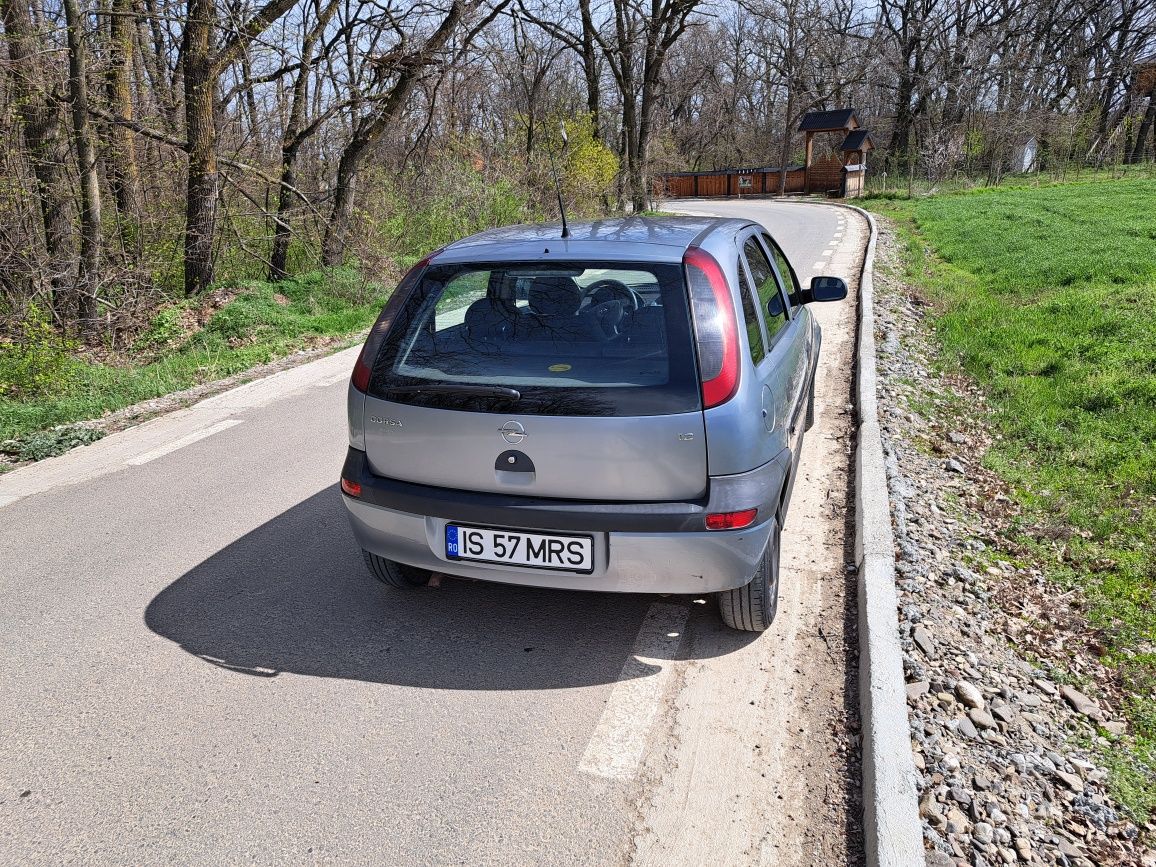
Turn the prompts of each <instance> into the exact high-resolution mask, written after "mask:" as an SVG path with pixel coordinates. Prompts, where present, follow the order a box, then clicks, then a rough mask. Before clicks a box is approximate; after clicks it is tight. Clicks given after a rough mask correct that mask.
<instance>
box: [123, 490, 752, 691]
mask: <svg viewBox="0 0 1156 867" xmlns="http://www.w3.org/2000/svg"><path fill="white" fill-rule="evenodd" d="M657 598H658V597H655V596H640V595H627V594H604V593H580V592H574V591H562V590H541V589H534V588H523V587H514V586H504V585H498V584H487V583H485V582H475V581H462V580H456V579H451V580H447V581H444V582H443V583H442V586H441V587H440V588H437V589H432V588H420V589H417V590H414V591H399V590H394V589H392V588H388V587H385V586H384V585H381V584H379V583H378V582H377V581H376V580H375V579H373V578H372V577H371V576H370V574H369V572H368V571H367V570H366V568H365V565H364V563H363V562H362V559H361V554H360V551H359V550H358V546H357V543H356V542H355V540H354V538H353V534H352V532H351V531H350V530H349V527H348V524H347V520H346V516H345V508H344V506H343V505H342V503H341V500H340V496H339V494H338V493H337V492H336V490H334V489H328V488H327V489H326V490H323V491H321V492H319V493H317V494H315V495H314V496H312V497H310V498H309V499H307V500H304V501H302V502H301V503H299V504H297V505H296V506H294V507H293V508H291V509H289V510H288V511H286V512H284V513H282V514H280V515H278V516H277V517H276V518H274V519H272V520H270V521H268V522H266V523H265V524H263V525H261V526H260V527H258V528H257V529H255V530H253V531H252V532H250V533H248V534H246V535H245V536H243V537H242V538H240V539H238V540H237V541H236V542H234V543H233V544H231V545H229V546H228V547H226V548H224V549H223V550H221V551H219V552H218V553H216V554H214V555H213V556H212V557H210V558H209V559H207V560H205V561H204V562H203V563H201V564H200V565H198V566H196V567H195V568H193V569H192V570H190V571H189V572H187V573H185V574H184V575H182V576H181V577H180V578H178V579H177V580H176V581H174V582H173V583H172V584H170V585H169V586H168V587H166V588H165V589H164V590H163V591H161V593H159V594H158V595H157V596H156V598H154V599H153V600H152V601H151V602H150V603H149V606H148V608H147V610H146V611H145V623H146V624H147V625H148V627H149V628H150V629H151V630H152V631H153V632H155V633H157V634H158V635H161V636H164V637H165V638H168V639H169V640H171V641H174V642H176V643H177V644H179V645H180V646H181V647H182V648H184V649H185V650H186V651H188V652H189V653H191V654H194V655H196V656H199V657H200V658H201V659H203V660H205V661H206V662H210V663H212V664H214V665H217V666H220V667H222V668H226V669H229V670H231V671H235V672H240V673H244V674H249V675H254V676H258V677H274V676H276V675H278V674H281V673H284V672H289V673H294V674H304V675H312V676H316V677H336V678H347V679H352V680H362V681H368V682H374V683H389V684H396V685H400V686H414V687H427V688H432V689H477V690H520V689H564V688H570V687H579V686H589V685H597V684H604V683H612V682H614V681H615V680H617V679H618V676H619V673H620V672H621V670H622V666H623V663H624V662H625V660H626V659H627V657H628V656H629V654H630V651H631V648H632V647H633V644H634V640H635V637H636V635H637V633H638V629H639V626H640V625H641V623H642V620H643V618H644V617H645V615H646V611H647V609H648V608H649V606H650V605H651V603H652V602H654V601H655V600H656V599H657ZM678 599H685V600H686V601H687V604H690V603H689V598H688V597H679V598H678ZM670 601H677V600H670ZM694 607H695V608H699V607H700V606H694ZM755 637H757V636H755V635H753V634H737V633H736V634H734V639H733V642H732V643H733V647H731V646H730V645H729V644H724V645H722V646H721V647H718V648H716V651H715V652H729V651H730V650H733V649H738V648H739V647H741V646H743V645H744V644H746V643H748V642H749V641H751V640H753V639H754V638H755ZM683 646H684V647H685V646H686V644H685V643H684V644H683ZM657 670H658V669H657V667H655V666H650V665H646V666H644V667H643V668H642V669H638V667H637V666H636V667H635V671H637V672H638V673H639V674H641V675H642V676H645V674H647V673H651V672H656V671H657Z"/></svg>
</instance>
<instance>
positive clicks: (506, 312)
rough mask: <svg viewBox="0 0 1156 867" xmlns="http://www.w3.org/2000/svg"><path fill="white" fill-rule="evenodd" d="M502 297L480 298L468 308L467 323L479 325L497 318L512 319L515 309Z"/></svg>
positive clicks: (468, 324)
mask: <svg viewBox="0 0 1156 867" xmlns="http://www.w3.org/2000/svg"><path fill="white" fill-rule="evenodd" d="M510 306H511V305H510V304H509V303H508V302H506V301H504V300H502V299H500V298H490V297H486V298H479V299H478V300H477V301H475V302H474V303H473V304H471V305H470V306H469V307H468V308H467V309H466V319H465V321H466V325H467V326H471V327H473V326H477V325H481V324H483V323H488V322H493V321H494V320H497V319H510V318H512V317H513V313H514V311H513V310H511V309H510Z"/></svg>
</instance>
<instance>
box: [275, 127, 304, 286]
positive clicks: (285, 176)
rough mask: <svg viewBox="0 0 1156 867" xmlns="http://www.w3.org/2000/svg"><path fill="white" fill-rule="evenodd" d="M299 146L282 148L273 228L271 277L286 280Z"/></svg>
mask: <svg viewBox="0 0 1156 867" xmlns="http://www.w3.org/2000/svg"><path fill="white" fill-rule="evenodd" d="M296 166H297V147H296V146H291V147H288V148H286V147H282V149H281V186H280V187H279V188H278V190H277V223H276V224H275V228H274V229H273V250H272V252H271V253H270V254H269V279H270V280H284V279H285V278H286V277H288V276H289V271H288V265H289V241H290V240H291V235H290V232H289V211H290V210H291V209H292V207H293V199H294V194H293V193H292V192H291V191H290V189H289V188H290V187H295V186H296V185H297V176H296Z"/></svg>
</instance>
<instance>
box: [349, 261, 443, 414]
mask: <svg viewBox="0 0 1156 867" xmlns="http://www.w3.org/2000/svg"><path fill="white" fill-rule="evenodd" d="M440 252H441V250H440V249H439V250H435V251H434V252H432V253H430V254H429V255H428V256H426V257H425V258H424V259H422V260H421V261H420V262H418V263H417V264H416V265H414V266H413V267H412V268H410V269H409V270H408V271H407V272H406V274H405V276H404V277H402V278H401V282H400V283H398V284H397V288H396V289H395V290H393V295H391V296H390V299H389V302H388V303H387V304H386V305H385V309H384V310H382V311H381V315H380V316H378V317H377V322H375V323H374V324H373V328H371V329H370V330H369V336H368V337H367V338H366V339H365V345H364V346H362V347H361V352H360V353H359V354H358V356H357V361H356V362H354V365H353V376H352V378H351V381H352V382H353V387H354V388H356V389H357V390H358V391H361V392H365V391H368V390H369V379H370V377H371V376H372V375H373V361H374V359H375V358H377V353H378V350H380V349H381V342H382V341H383V340H385V334H386V332H387V331H389V326H390V325H392V324H393V317H394V316H395V315H397V310H398V308H399V307H400V306H401V304H402V302H404V301H405V296H406V295H408V294H409V290H410V289H412V288H413V284H414V283H416V282H417V280H418V278H419V277H420V276H421V272H422V271H424V270H425V266H426V265H428V264H429V263H430V260H431V259H432V258H433V257H434V256H436V255H437V254H438V253H440Z"/></svg>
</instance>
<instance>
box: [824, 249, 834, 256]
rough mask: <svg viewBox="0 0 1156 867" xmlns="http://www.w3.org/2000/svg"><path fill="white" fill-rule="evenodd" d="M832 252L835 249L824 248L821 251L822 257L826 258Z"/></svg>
mask: <svg viewBox="0 0 1156 867" xmlns="http://www.w3.org/2000/svg"><path fill="white" fill-rule="evenodd" d="M833 252H835V251H834V250H824V251H823V257H824V258H826V257H827V256H830V255H831V254H832V253H833Z"/></svg>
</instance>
